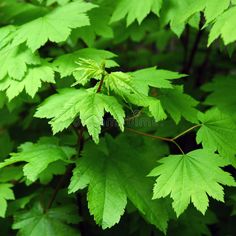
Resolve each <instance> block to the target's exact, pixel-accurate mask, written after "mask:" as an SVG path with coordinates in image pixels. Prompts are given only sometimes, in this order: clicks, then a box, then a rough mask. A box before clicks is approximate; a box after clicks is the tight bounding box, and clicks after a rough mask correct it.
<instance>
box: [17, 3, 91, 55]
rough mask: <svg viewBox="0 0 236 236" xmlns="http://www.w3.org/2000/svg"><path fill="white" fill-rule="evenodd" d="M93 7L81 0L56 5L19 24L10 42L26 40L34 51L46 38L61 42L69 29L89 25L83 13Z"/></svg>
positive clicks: (67, 34) (66, 36) (68, 33)
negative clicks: (45, 12)
mask: <svg viewBox="0 0 236 236" xmlns="http://www.w3.org/2000/svg"><path fill="white" fill-rule="evenodd" d="M94 7H95V5H93V4H91V3H87V2H84V1H82V0H78V1H76V2H71V3H68V4H66V5H64V6H61V7H58V8H56V9H55V10H53V11H52V12H50V13H48V14H47V15H45V16H42V17H40V18H37V19H35V20H33V21H30V22H28V23H26V24H24V25H21V26H20V27H19V29H17V31H16V32H15V36H14V39H13V42H12V44H13V45H19V44H21V43H23V42H26V45H27V46H28V47H29V48H30V49H32V51H35V50H37V49H38V48H40V47H41V46H43V45H44V44H45V43H46V42H47V41H48V40H50V41H51V42H56V43H59V42H63V41H65V40H66V39H67V38H68V36H69V35H70V33H71V29H74V28H78V27H81V26H85V25H89V18H88V16H87V15H86V14H85V13H86V12H87V11H89V10H90V9H92V8H94ZM68 12H70V14H68ZM39 29H40V32H39ZM38 32H39V33H38Z"/></svg>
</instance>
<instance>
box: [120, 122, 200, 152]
mask: <svg viewBox="0 0 236 236" xmlns="http://www.w3.org/2000/svg"><path fill="white" fill-rule="evenodd" d="M200 126H201V124H198V125H194V126H192V127H190V128H189V129H187V130H185V131H183V132H182V133H180V134H178V135H177V136H175V137H174V138H165V137H161V136H157V135H152V134H148V133H144V132H141V131H138V130H135V129H131V128H127V127H126V128H125V129H126V130H128V131H130V132H133V133H136V134H139V135H142V136H145V137H150V138H154V139H159V140H162V141H166V142H170V143H173V144H175V146H176V147H177V148H178V149H179V150H180V152H181V153H182V154H183V155H184V151H183V149H182V148H181V147H180V145H179V144H178V143H177V142H176V141H175V140H176V139H178V138H179V137H181V136H183V135H185V134H187V133H188V132H190V131H192V130H193V129H195V128H197V127H200Z"/></svg>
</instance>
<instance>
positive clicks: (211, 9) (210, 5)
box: [204, 0, 230, 25]
mask: <svg viewBox="0 0 236 236" xmlns="http://www.w3.org/2000/svg"><path fill="white" fill-rule="evenodd" d="M229 5H230V0H221V1H219V2H218V3H217V4H216V2H215V1H214V0H207V1H206V8H205V11H204V15H205V18H206V23H205V25H207V24H208V23H209V22H211V21H212V20H214V19H216V18H217V17H218V16H219V15H221V14H222V13H223V12H224V11H225V10H226V9H227V8H228V7H229Z"/></svg>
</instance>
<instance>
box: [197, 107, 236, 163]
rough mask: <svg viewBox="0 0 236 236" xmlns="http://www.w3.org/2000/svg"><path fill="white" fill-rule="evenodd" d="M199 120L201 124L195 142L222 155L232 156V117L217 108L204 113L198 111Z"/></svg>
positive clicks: (235, 148)
mask: <svg viewBox="0 0 236 236" xmlns="http://www.w3.org/2000/svg"><path fill="white" fill-rule="evenodd" d="M199 120H200V121H201V123H202V125H201V128H200V129H199V130H198V132H197V142H198V143H202V145H203V147H204V148H208V149H211V150H212V151H218V152H219V153H220V155H222V156H223V157H230V156H233V157H234V155H235V153H236V146H235V143H236V123H235V122H234V121H233V120H232V118H231V117H230V116H228V115H225V114H224V113H222V112H220V111H219V110H218V109H211V110H208V111H207V112H206V113H205V114H203V113H199ZM234 159H235V158H234Z"/></svg>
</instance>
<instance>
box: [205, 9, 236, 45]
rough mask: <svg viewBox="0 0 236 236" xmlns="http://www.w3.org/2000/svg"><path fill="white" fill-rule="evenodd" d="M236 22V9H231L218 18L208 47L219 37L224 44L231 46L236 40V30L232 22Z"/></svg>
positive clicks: (211, 32)
mask: <svg viewBox="0 0 236 236" xmlns="http://www.w3.org/2000/svg"><path fill="white" fill-rule="evenodd" d="M235 21H236V7H231V8H230V9H228V10H227V11H225V12H224V13H223V14H222V15H220V16H219V17H217V19H216V21H215V23H214V25H213V27H212V29H211V31H210V34H209V38H208V46H209V45H210V44H211V43H212V42H213V41H214V40H216V39H217V38H218V37H220V36H221V37H222V39H223V41H224V44H225V45H227V44H230V43H232V42H234V41H235V40H236V30H235V27H234V24H233V23H232V22H235Z"/></svg>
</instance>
